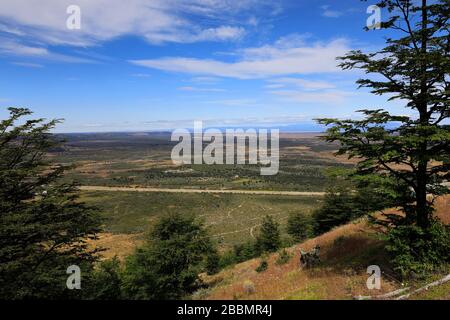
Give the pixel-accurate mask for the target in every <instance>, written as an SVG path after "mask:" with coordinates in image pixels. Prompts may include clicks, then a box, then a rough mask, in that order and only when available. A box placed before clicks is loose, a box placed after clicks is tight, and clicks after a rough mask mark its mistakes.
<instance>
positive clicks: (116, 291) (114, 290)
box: [87, 257, 122, 300]
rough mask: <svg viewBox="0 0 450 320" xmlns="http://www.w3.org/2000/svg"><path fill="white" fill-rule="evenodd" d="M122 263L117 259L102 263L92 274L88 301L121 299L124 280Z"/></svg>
mask: <svg viewBox="0 0 450 320" xmlns="http://www.w3.org/2000/svg"><path fill="white" fill-rule="evenodd" d="M120 272H121V269H120V261H119V259H118V258H117V257H114V258H113V259H110V260H105V261H102V262H101V263H100V264H99V266H98V268H97V269H96V270H95V271H94V272H93V273H92V280H91V282H90V283H89V288H88V292H89V293H88V297H87V298H88V299H93V300H118V299H120V298H121V296H122V293H121V287H122V280H121V275H120Z"/></svg>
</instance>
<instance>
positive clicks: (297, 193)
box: [79, 186, 325, 197]
mask: <svg viewBox="0 0 450 320" xmlns="http://www.w3.org/2000/svg"><path fill="white" fill-rule="evenodd" d="M79 189H80V190H83V191H120V192H166V193H230V194H253V195H279V196H309V197H310V196H317V197H322V196H324V195H325V192H308V191H262V190H212V189H169V188H150V187H135V188H130V187H105V186H81V187H79Z"/></svg>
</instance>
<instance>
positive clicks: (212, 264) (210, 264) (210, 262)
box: [205, 250, 220, 275]
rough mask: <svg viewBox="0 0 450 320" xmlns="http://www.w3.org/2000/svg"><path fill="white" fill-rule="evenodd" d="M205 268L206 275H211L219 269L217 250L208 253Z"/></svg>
mask: <svg viewBox="0 0 450 320" xmlns="http://www.w3.org/2000/svg"><path fill="white" fill-rule="evenodd" d="M205 268H206V273H207V274H208V275H213V274H216V273H217V272H219V271H220V256H219V254H218V253H217V250H212V251H211V252H210V253H208V255H207V256H206V266H205Z"/></svg>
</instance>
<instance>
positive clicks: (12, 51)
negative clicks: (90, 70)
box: [0, 37, 95, 63]
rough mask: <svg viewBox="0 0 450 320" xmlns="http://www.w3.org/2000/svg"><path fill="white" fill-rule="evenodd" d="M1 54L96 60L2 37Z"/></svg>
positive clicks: (83, 60) (86, 61)
mask: <svg viewBox="0 0 450 320" xmlns="http://www.w3.org/2000/svg"><path fill="white" fill-rule="evenodd" d="M0 54H2V55H7V56H14V57H17V56H20V57H29V58H37V59H46V60H51V61H59V62H67V63H93V62H95V61H93V60H90V59H86V58H81V57H75V56H70V55H65V54H60V53H55V52H52V51H50V50H48V49H47V48H44V47H38V46H31V45H26V44H22V43H20V42H18V41H15V40H10V39H6V38H1V37H0Z"/></svg>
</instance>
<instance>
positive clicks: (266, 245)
mask: <svg viewBox="0 0 450 320" xmlns="http://www.w3.org/2000/svg"><path fill="white" fill-rule="evenodd" d="M280 247H281V238H280V228H279V224H278V223H277V222H275V221H274V220H273V218H272V217H271V216H266V217H265V218H264V219H263V222H262V225H261V230H260V232H259V235H258V237H257V239H256V251H257V252H258V253H259V254H262V253H264V252H275V251H277V250H278V249H279V248H280Z"/></svg>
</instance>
